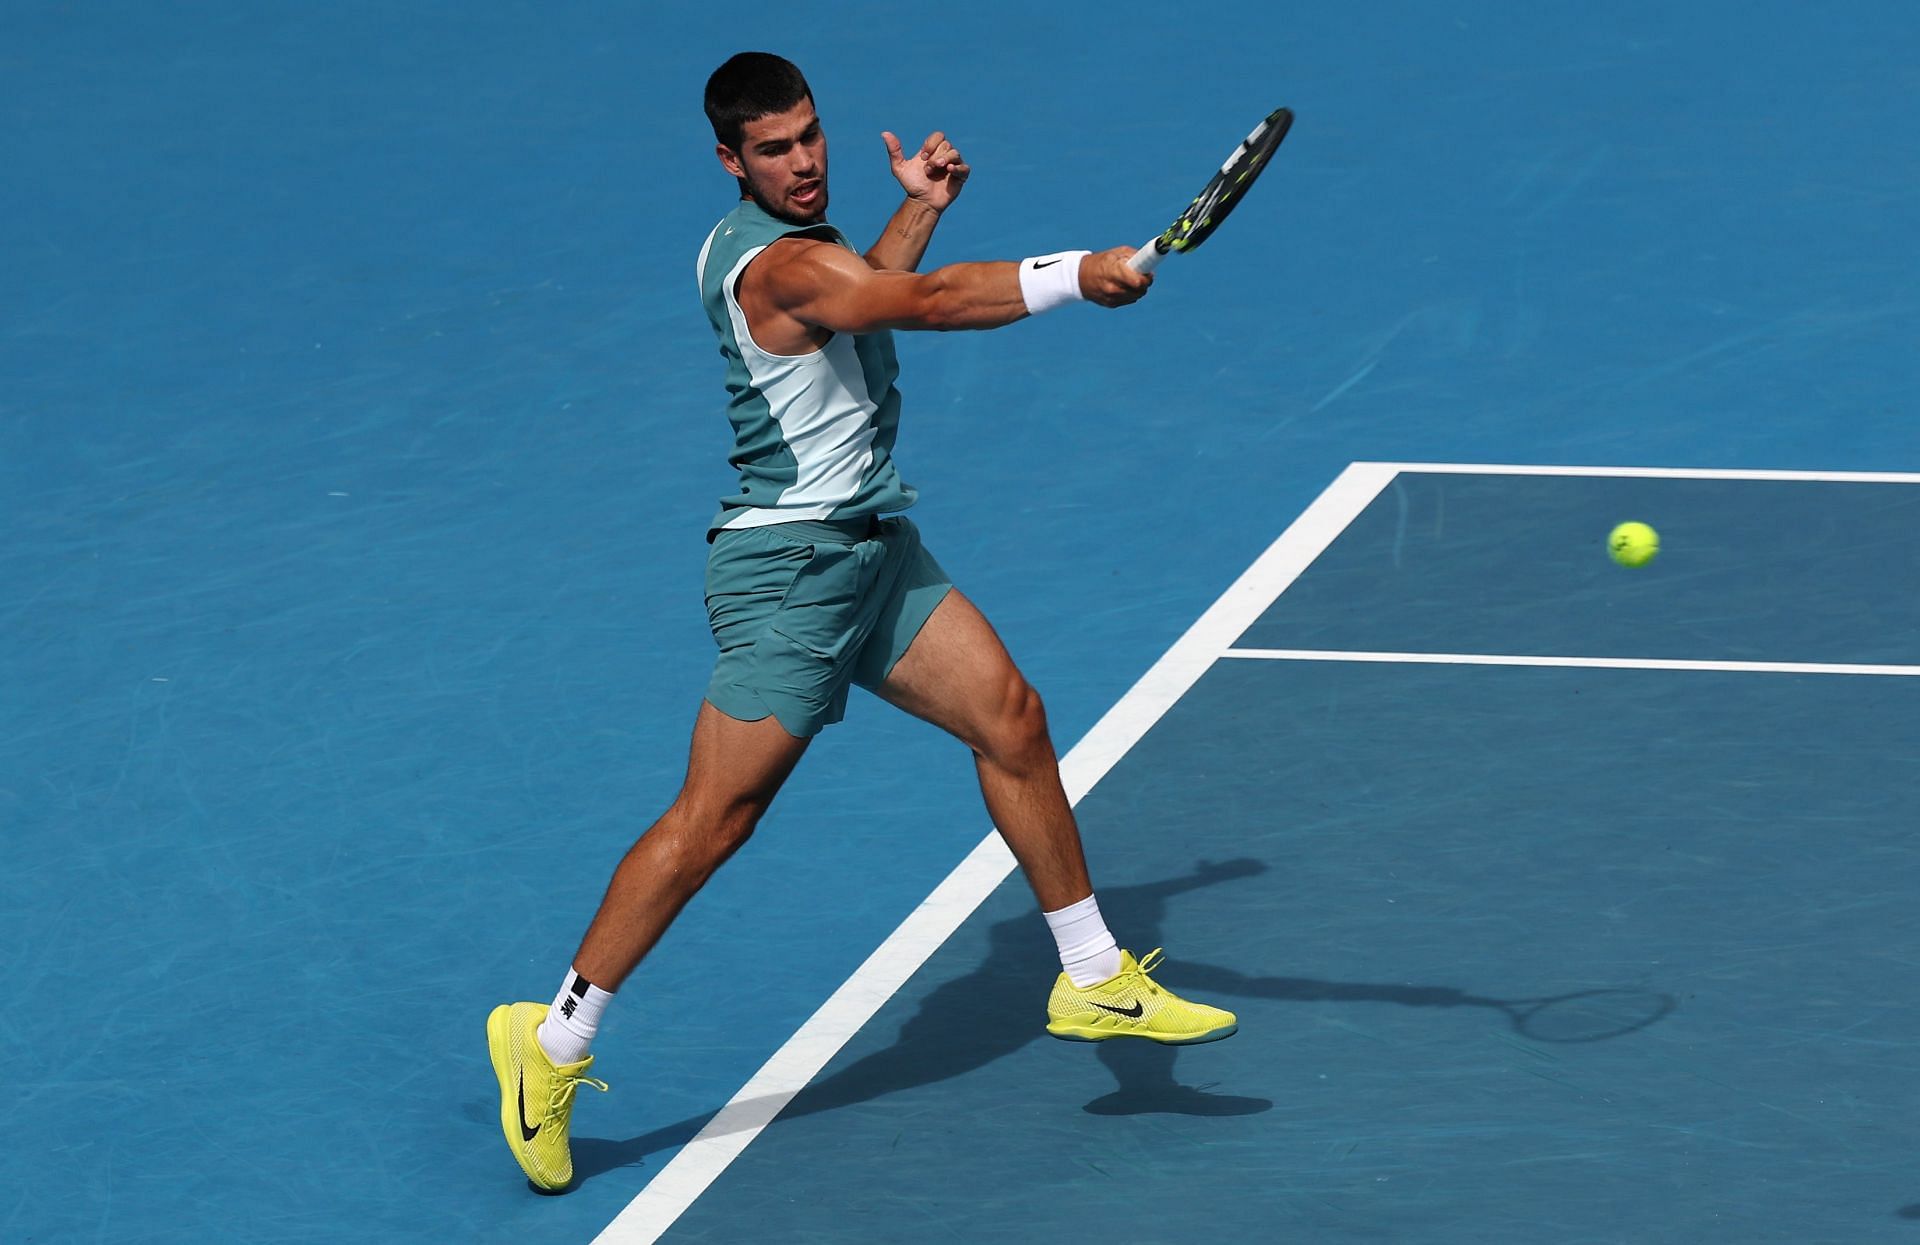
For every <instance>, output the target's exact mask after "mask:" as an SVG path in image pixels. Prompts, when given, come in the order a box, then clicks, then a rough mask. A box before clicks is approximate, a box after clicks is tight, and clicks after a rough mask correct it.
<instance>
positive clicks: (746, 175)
mask: <svg viewBox="0 0 1920 1245" xmlns="http://www.w3.org/2000/svg"><path fill="white" fill-rule="evenodd" d="M706 108H707V120H708V121H709V122H711V123H712V125H713V137H714V140H715V142H716V144H717V145H716V146H715V148H714V154H716V155H718V156H719V157H720V163H721V164H722V165H723V166H724V167H725V168H726V170H727V172H729V173H731V174H733V175H734V176H735V177H736V178H739V179H740V190H741V194H742V196H743V197H748V198H751V199H753V201H754V202H755V203H758V204H759V205H760V206H761V207H762V208H763V209H765V211H766V212H767V213H768V214H769V215H771V216H776V217H779V218H780V219H781V220H786V221H792V222H793V223H795V224H800V225H807V224H813V223H815V222H817V221H821V220H824V219H826V215H827V139H826V135H825V134H823V133H822V132H821V129H820V118H819V116H818V115H817V114H815V112H814V109H813V92H812V90H810V89H809V88H808V86H807V80H806V79H805V78H804V77H802V76H801V74H800V70H799V68H798V67H797V66H795V65H794V64H793V62H792V61H789V60H785V59H783V58H781V57H778V56H774V55H772V54H771V53H768V52H742V53H740V54H739V55H737V56H735V57H733V58H732V59H730V60H729V61H727V63H726V64H724V65H722V66H720V68H718V69H716V70H714V71H713V76H712V77H710V78H708V79H707V97H706Z"/></svg>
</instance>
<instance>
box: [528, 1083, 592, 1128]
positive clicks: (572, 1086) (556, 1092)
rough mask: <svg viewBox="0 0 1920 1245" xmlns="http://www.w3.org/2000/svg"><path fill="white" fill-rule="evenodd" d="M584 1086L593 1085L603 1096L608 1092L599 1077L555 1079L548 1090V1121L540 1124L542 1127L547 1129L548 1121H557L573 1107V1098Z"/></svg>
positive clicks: (545, 1120)
mask: <svg viewBox="0 0 1920 1245" xmlns="http://www.w3.org/2000/svg"><path fill="white" fill-rule="evenodd" d="M583 1084H584V1085H591V1086H593V1087H594V1088H595V1089H597V1090H599V1091H600V1092H601V1093H603V1094H604V1093H606V1092H607V1083H606V1082H605V1081H602V1080H600V1079H599V1078H598V1077H591V1076H558V1077H555V1078H554V1080H553V1085H552V1086H551V1087H549V1088H548V1090H547V1115H546V1119H544V1120H542V1121H541V1122H540V1123H541V1126H542V1127H545V1125H546V1123H547V1120H552V1119H557V1118H558V1117H559V1116H560V1115H561V1114H562V1113H563V1112H565V1111H566V1109H567V1108H568V1107H569V1106H571V1105H573V1096H574V1094H576V1093H578V1092H579V1090H580V1086H581V1085H583Z"/></svg>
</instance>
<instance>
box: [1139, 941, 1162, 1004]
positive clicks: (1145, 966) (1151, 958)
mask: <svg viewBox="0 0 1920 1245" xmlns="http://www.w3.org/2000/svg"><path fill="white" fill-rule="evenodd" d="M1165 958H1166V957H1165V956H1164V955H1162V954H1161V953H1160V948H1158V947H1155V948H1154V949H1153V950H1151V951H1149V952H1147V953H1146V954H1145V955H1143V956H1141V957H1140V961H1139V966H1140V976H1141V977H1142V978H1143V979H1145V980H1146V983H1147V986H1148V988H1149V989H1151V990H1152V991H1153V992H1154V993H1155V994H1158V993H1160V987H1159V985H1158V984H1157V983H1155V982H1154V981H1153V980H1152V979H1151V978H1148V977H1147V974H1148V973H1149V972H1152V971H1153V970H1154V969H1156V968H1159V967H1160V961H1161V960H1163V959H1165Z"/></svg>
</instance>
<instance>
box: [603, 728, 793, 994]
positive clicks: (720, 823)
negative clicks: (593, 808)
mask: <svg viewBox="0 0 1920 1245" xmlns="http://www.w3.org/2000/svg"><path fill="white" fill-rule="evenodd" d="M808 742H809V741H808V740H806V739H796V738H794V737H793V736H792V735H789V734H787V732H786V731H785V730H784V729H783V728H782V727H781V725H780V723H779V721H778V720H776V719H774V718H772V717H765V718H761V719H760V720H759V721H757V722H742V721H739V720H738V719H735V718H730V717H728V716H727V715H726V714H724V713H721V712H720V711H719V710H718V709H715V708H714V707H713V706H712V705H710V704H707V703H706V702H704V701H703V702H701V705H700V716H699V717H698V718H697V719H696V720H695V722H694V726H693V747H692V749H691V752H690V755H689V757H688V760H687V779H686V782H685V783H684V784H683V785H682V786H681V788H680V794H679V796H678V797H676V798H675V799H674V801H673V804H672V805H671V806H670V807H669V808H668V809H667V811H666V812H665V813H663V814H661V816H660V820H658V821H656V822H654V823H653V825H652V827H651V828H649V829H648V830H647V832H646V833H645V834H643V835H641V836H640V839H639V841H638V842H636V843H635V844H634V845H633V846H632V848H630V849H629V850H628V851H627V854H626V856H625V858H624V859H622V860H621V861H620V866H619V867H618V868H617V869H615V870H614V873H613V880H612V881H611V882H610V883H608V885H607V893H606V896H605V897H604V898H603V899H601V901H600V910H599V912H597V913H596V914H595V915H594V918H593V923H592V924H591V925H589V926H588V927H587V933H586V937H584V938H583V939H581V942H580V950H579V952H578V953H577V954H576V955H575V956H574V959H573V966H574V968H575V970H577V971H578V972H579V974H580V975H581V976H583V977H585V978H586V979H587V980H588V981H590V982H592V983H593V984H594V985H596V986H598V987H600V988H601V989H602V990H608V991H612V990H617V989H619V988H620V983H621V982H623V981H625V980H626V979H627V974H629V973H631V972H632V971H633V970H634V968H635V967H636V966H637V965H638V964H639V963H640V961H641V960H642V959H643V958H644V957H645V956H646V954H647V952H649V951H651V950H652V949H653V945H654V944H655V943H657V942H659V941H660V936H661V935H662V934H664V933H666V931H667V926H669V925H671V924H672V923H673V919H674V918H675V917H676V916H678V915H680V909H682V908H684V907H685V906H686V904H687V901H688V900H689V899H692V898H693V896H694V894H695V892H697V891H698V890H699V889H700V888H701V887H702V886H704V885H706V882H707V879H708V878H710V877H712V876H713V872H714V870H716V869H718V868H719V867H720V866H721V865H723V864H725V863H726V861H727V858H728V857H730V856H732V855H733V853H734V852H736V851H737V850H739V848H740V845H741V844H742V843H745V842H746V841H747V838H748V836H750V835H751V834H752V833H753V829H754V827H755V826H756V825H758V824H759V822H760V817H761V814H763V813H765V812H766V811H767V806H768V805H770V804H772V803H773V797H774V795H775V794H776V793H777V792H778V791H779V790H780V785H781V784H782V783H784V782H785V781H786V780H787V775H788V774H791V773H792V772H793V767H794V765H795V764H796V763H797V762H798V761H799V760H800V754H801V753H803V752H805V751H806V748H807V744H808Z"/></svg>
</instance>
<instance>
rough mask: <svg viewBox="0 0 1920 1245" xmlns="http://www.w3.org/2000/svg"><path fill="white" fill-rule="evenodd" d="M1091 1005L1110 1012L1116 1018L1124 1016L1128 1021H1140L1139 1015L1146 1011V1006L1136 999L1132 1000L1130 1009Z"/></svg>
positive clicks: (1091, 1001)
mask: <svg viewBox="0 0 1920 1245" xmlns="http://www.w3.org/2000/svg"><path fill="white" fill-rule="evenodd" d="M1087 1002H1089V1003H1093V1000H1092V999H1088V1000H1087ZM1093 1005H1094V1006H1095V1007H1097V1008H1099V1009H1100V1010H1101V1011H1103V1012H1112V1013H1113V1014H1114V1015H1116V1016H1125V1017H1126V1018H1127V1019H1128V1020H1138V1019H1140V1013H1142V1012H1144V1011H1146V1010H1147V1009H1146V1006H1145V1005H1144V1004H1142V1003H1141V1002H1140V1001H1139V1000H1138V999H1135V1000H1134V1003H1133V1006H1132V1007H1108V1006H1107V1005H1106V1004H1105V1003H1093Z"/></svg>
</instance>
